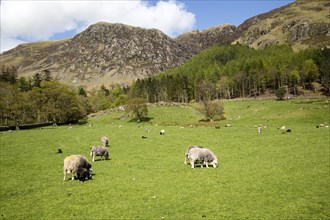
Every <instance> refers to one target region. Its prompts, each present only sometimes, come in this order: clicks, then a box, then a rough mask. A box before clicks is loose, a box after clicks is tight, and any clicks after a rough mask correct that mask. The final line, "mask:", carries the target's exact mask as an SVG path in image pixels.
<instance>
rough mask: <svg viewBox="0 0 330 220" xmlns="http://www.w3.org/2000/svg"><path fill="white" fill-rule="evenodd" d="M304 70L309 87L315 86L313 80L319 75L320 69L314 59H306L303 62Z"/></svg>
mask: <svg viewBox="0 0 330 220" xmlns="http://www.w3.org/2000/svg"><path fill="white" fill-rule="evenodd" d="M302 71H303V74H304V76H305V79H306V82H307V86H308V88H309V89H312V88H313V82H314V81H315V80H316V79H317V77H318V76H319V70H318V68H317V66H316V64H315V63H314V61H313V60H312V59H308V60H305V61H304V62H303V64H302Z"/></svg>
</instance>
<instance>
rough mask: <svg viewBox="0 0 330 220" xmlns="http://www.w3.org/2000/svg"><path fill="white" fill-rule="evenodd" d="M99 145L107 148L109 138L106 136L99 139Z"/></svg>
mask: <svg viewBox="0 0 330 220" xmlns="http://www.w3.org/2000/svg"><path fill="white" fill-rule="evenodd" d="M101 143H102V145H103V146H104V147H107V146H108V145H109V138H108V137H106V136H103V137H101Z"/></svg>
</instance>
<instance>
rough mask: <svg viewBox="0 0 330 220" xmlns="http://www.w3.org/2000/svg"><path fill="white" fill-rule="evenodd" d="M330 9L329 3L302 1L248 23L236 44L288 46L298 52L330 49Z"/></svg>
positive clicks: (241, 31) (242, 25) (241, 28)
mask: <svg viewBox="0 0 330 220" xmlns="http://www.w3.org/2000/svg"><path fill="white" fill-rule="evenodd" d="M329 10H330V2H329V1H327V0H314V1H308V0H298V1H296V2H293V3H291V4H288V5H286V6H283V7H280V8H277V9H274V10H272V11H269V12H267V13H264V14H260V15H257V16H254V17H252V18H249V19H248V20H246V21H244V22H243V23H242V24H241V25H239V26H238V27H237V33H236V38H237V39H236V40H235V41H233V43H240V44H243V45H247V46H249V47H253V48H264V47H266V46H268V45H273V44H284V43H287V44H290V45H292V47H293V49H295V50H301V49H305V48H309V47H317V48H322V47H329V46H330V22H329V21H330V13H329Z"/></svg>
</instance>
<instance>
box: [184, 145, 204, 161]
mask: <svg viewBox="0 0 330 220" xmlns="http://www.w3.org/2000/svg"><path fill="white" fill-rule="evenodd" d="M194 147H196V148H203V147H200V146H191V147H189V148H188V149H187V150H186V154H185V158H184V164H188V162H189V158H188V153H189V151H190V149H191V148H194Z"/></svg>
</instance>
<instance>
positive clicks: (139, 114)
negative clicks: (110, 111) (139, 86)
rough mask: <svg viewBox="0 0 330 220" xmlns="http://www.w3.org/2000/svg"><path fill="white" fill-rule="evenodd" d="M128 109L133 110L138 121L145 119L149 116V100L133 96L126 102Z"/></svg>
mask: <svg viewBox="0 0 330 220" xmlns="http://www.w3.org/2000/svg"><path fill="white" fill-rule="evenodd" d="M126 111H128V112H132V113H133V114H134V116H135V119H137V121H143V118H145V117H147V116H148V107H147V101H146V100H145V99H142V98H132V99H129V100H128V101H127V103H126Z"/></svg>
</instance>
